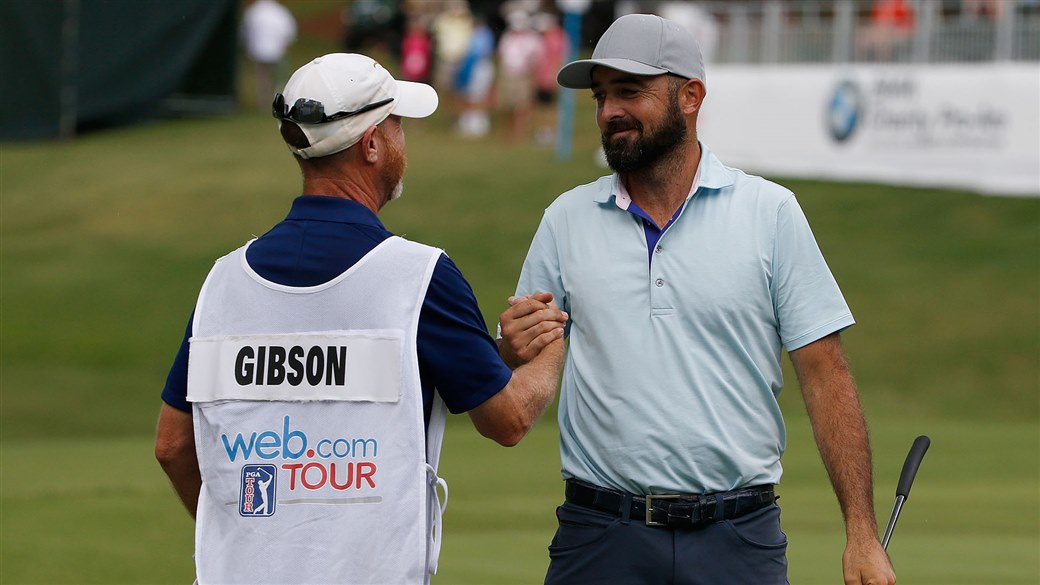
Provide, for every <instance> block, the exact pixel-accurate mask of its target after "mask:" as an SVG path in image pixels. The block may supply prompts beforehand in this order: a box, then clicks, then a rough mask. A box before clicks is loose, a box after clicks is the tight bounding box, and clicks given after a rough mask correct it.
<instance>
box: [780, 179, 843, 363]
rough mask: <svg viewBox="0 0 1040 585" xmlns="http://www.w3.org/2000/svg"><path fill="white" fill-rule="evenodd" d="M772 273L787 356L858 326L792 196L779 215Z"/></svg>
mask: <svg viewBox="0 0 1040 585" xmlns="http://www.w3.org/2000/svg"><path fill="white" fill-rule="evenodd" d="M773 270H774V273H773V274H774V278H773V291H772V293H773V306H774V307H775V308H776V316H777V320H778V322H779V324H780V339H781V341H782V342H783V344H784V346H786V347H787V350H788V351H793V350H796V349H798V348H800V347H803V346H805V345H808V344H810V343H812V342H814V341H816V340H818V339H821V338H823V337H826V336H827V335H830V334H831V333H834V332H836V331H841V330H842V329H845V328H846V327H849V326H851V325H853V324H854V323H855V322H856V321H855V319H853V317H852V312H851V311H850V310H849V306H848V304H847V303H846V302H845V297H844V296H843V295H842V293H841V289H839V288H838V283H837V282H836V281H835V280H834V276H833V275H832V274H831V271H830V268H829V267H828V266H827V262H826V261H825V260H824V258H823V253H822V252H821V251H820V248H819V246H818V245H817V243H816V238H815V237H814V236H813V233H812V230H811V229H810V228H809V222H808V221H807V220H806V219H805V214H804V213H803V212H802V209H801V207H800V206H799V205H798V202H797V200H796V199H795V198H794V197H793V196H791V197H789V198H788V199H787V200H785V201H784V202H783V203H782V204H781V205H780V207H779V208H778V210H777V218H776V240H775V242H774V249H773Z"/></svg>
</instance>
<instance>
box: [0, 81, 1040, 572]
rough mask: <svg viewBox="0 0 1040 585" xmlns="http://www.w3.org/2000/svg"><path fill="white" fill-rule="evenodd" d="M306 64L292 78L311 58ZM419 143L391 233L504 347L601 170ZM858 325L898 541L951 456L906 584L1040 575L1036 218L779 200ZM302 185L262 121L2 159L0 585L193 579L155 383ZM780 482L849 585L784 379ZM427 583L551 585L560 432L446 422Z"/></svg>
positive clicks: (800, 542)
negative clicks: (532, 280)
mask: <svg viewBox="0 0 1040 585" xmlns="http://www.w3.org/2000/svg"><path fill="white" fill-rule="evenodd" d="M301 62H302V61H301ZM579 108H580V109H579V118H578V124H577V125H578V135H579V138H578V139H577V141H576V144H575V148H574V152H575V156H574V158H573V160H571V161H569V162H566V163H563V162H559V161H557V160H555V158H554V157H553V155H552V152H551V151H548V150H544V149H538V148H535V147H533V146H513V147H509V146H504V145H502V143H501V141H497V140H485V141H465V140H461V139H458V138H456V137H454V136H453V135H452V134H451V133H450V132H449V131H447V120H446V119H445V118H444V117H443V116H440V115H438V116H436V117H434V118H431V119H428V120H423V121H411V122H409V123H408V124H407V125H406V131H407V136H408V144H409V170H408V173H407V175H406V190H405V196H404V198H403V199H402V200H401V201H399V202H396V203H394V204H392V205H390V206H389V207H388V208H387V209H386V210H385V212H384V213H383V214H382V218H383V220H384V222H385V223H386V225H387V226H388V227H389V228H390V229H391V230H393V231H395V232H397V233H400V234H403V235H406V236H408V237H410V238H413V239H416V240H419V241H423V242H425V243H429V244H432V245H436V246H440V247H443V248H444V249H445V250H446V251H447V252H448V253H449V254H450V255H451V256H452V258H453V259H454V260H455V261H456V263H457V264H458V265H459V266H460V267H461V269H462V271H463V273H464V274H466V275H467V277H468V278H469V280H470V282H471V284H472V285H473V288H474V290H475V291H476V293H477V296H478V298H479V299H480V302H481V306H482V309H483V311H484V314H485V317H486V318H487V320H488V324H489V327H491V326H493V323H494V321H495V319H496V318H497V314H498V312H499V311H501V309H502V308H503V306H504V304H505V298H506V297H507V296H508V295H509V294H510V293H511V292H512V290H513V286H514V284H515V281H516V278H517V275H518V271H519V267H520V264H521V262H522V260H523V257H524V255H525V254H526V250H527V246H528V243H529V241H530V238H531V235H532V234H533V232H534V230H535V227H536V226H537V222H538V220H539V218H540V215H541V212H542V209H544V207H545V206H546V205H548V203H549V202H550V201H551V200H552V199H553V198H554V197H555V196H556V195H557V194H559V193H560V192H562V191H564V190H566V189H569V188H570V187H572V186H574V185H576V184H578V183H582V182H586V181H589V180H591V179H593V178H595V177H596V176H599V175H600V174H603V171H602V170H601V169H599V168H597V167H596V166H595V164H594V163H593V154H592V153H593V150H594V148H595V135H594V130H593V127H592V119H591V114H590V112H589V108H590V105H589V103H588V100H586V99H585V98H584V97H582V98H579ZM780 180H781V182H782V183H784V184H785V185H787V186H789V187H791V188H792V189H793V190H794V191H795V192H796V193H797V194H798V196H799V201H800V202H801V204H802V206H803V208H804V209H805V212H806V215H807V216H808V217H809V219H810V222H811V223H812V225H813V229H814V231H815V233H816V235H817V238H818V240H819V242H820V245H821V247H822V248H823V250H824V252H825V254H826V256H827V259H828V261H829V263H830V265H831V267H832V269H833V270H834V272H835V274H836V276H837V278H838V280H839V283H840V284H841V285H842V287H843V290H844V292H845V294H846V296H847V298H848V300H849V303H850V305H851V306H852V309H853V312H854V313H855V315H856V317H857V320H858V321H859V324H857V325H856V326H855V327H853V328H852V329H850V330H849V331H848V332H847V333H846V334H845V335H844V339H845V343H846V345H847V348H848V351H849V354H850V357H851V361H852V365H853V369H854V371H855V373H856V376H857V379H858V381H859V385H860V388H861V392H862V396H863V401H864V405H865V408H866V410H867V413H868V417H869V419H870V423H871V428H872V435H873V439H874V447H875V453H876V457H875V468H876V477H877V490H876V505H877V512H878V516H879V522H880V523H881V524H882V526H883V525H884V523H885V522H886V520H887V517H888V514H889V512H890V510H891V505H892V500H893V490H894V485H895V480H896V478H897V477H898V474H899V468H900V466H901V465H902V461H903V457H904V456H905V454H906V450H907V449H908V448H909V445H910V443H911V442H912V440H913V438H914V437H915V436H917V435H918V434H928V435H930V436H931V437H932V439H933V445H932V448H931V451H930V452H929V454H928V457H927V458H926V459H925V461H924V464H923V465H922V468H921V472H920V474H919V475H918V478H917V482H916V483H915V487H914V492H913V496H912V497H911V499H910V501H909V503H908V504H907V507H906V509H905V510H904V512H903V515H902V517H901V520H900V525H899V529H898V530H897V531H896V533H895V536H894V538H893V542H892V547H891V554H892V557H893V560H894V562H895V564H896V567H897V569H898V571H899V575H900V582H901V583H922V584H925V583H927V584H935V585H940V584H1018V583H1040V552H1038V551H1040V457H1038V456H1037V449H1038V447H1040V424H1038V422H1040V393H1038V390H1040V200H1036V199H1010V198H997V197H983V196H978V195H974V194H970V193H962V192H954V191H948V190H931V189H911V188H897V187H882V186H877V185H867V184H837V183H823V182H812V181H801V180H799V181H794V180H783V179H780ZM298 189H299V178H298V173H297V170H296V167H295V164H294V163H293V162H292V160H291V158H290V156H289V155H288V153H287V152H286V151H285V149H284V147H282V146H281V145H280V144H279V143H278V140H277V137H276V134H275V130H274V123H273V122H272V121H271V120H270V118H269V117H267V116H266V115H264V114H263V113H242V114H238V115H234V116H229V117H226V118H220V119H206V120H178V121H166V122H157V123H154V124H149V125H143V126H137V127H133V128H126V129H120V130H117V131H111V132H106V133H98V134H92V135H88V136H83V137H80V138H79V139H77V140H75V141H69V142H55V143H36V144H32V143H29V144H2V145H0V583H184V582H190V580H191V578H192V574H191V552H192V524H191V522H190V519H189V518H188V516H187V514H186V513H185V512H184V511H183V510H182V509H181V507H180V504H179V503H178V501H177V499H176V498H175V497H174V495H173V492H172V490H171V489H170V488H169V486H168V485H167V483H166V480H165V477H164V476H163V475H162V472H161V471H160V469H159V467H158V465H157V464H156V463H155V462H154V460H153V459H152V453H151V450H152V433H153V428H154V424H155V418H156V414H157V412H158V408H159V404H160V402H159V391H160V389H161V387H162V384H163V381H164V380H165V376H166V372H167V369H168V367H169V365H170V362H171V361H172V359H173V355H174V352H175V351H176V349H177V346H178V344H179V342H180V338H181V335H182V334H183V330H184V326H185V323H186V319H187V317H188V314H189V313H190V311H191V308H192V306H193V304H194V300H195V295H196V293H197V290H198V287H199V285H200V284H201V282H202V280H203V278H204V277H205V275H206V272H207V271H208V269H209V267H210V266H211V264H212V262H213V260H214V259H215V258H217V257H218V256H220V255H222V254H224V253H226V252H227V251H230V250H231V249H233V248H235V247H237V246H239V245H241V244H242V243H243V242H244V241H246V240H247V239H248V238H250V237H252V236H253V235H259V234H261V233H263V232H264V231H265V230H266V229H267V228H268V227H269V226H270V225H271V224H273V223H274V222H276V221H278V220H279V219H281V217H283V215H284V213H285V211H286V210H287V209H288V205H289V202H290V200H291V199H292V197H293V196H294V195H295V194H296V193H297V191H298ZM786 376H787V380H788V381H789V384H790V386H789V388H788V390H787V391H786V392H785V393H784V394H783V396H782V405H783V407H784V409H785V412H786V413H787V418H788V426H789V434H790V445H789V449H788V454H787V456H786V457H785V459H784V464H785V469H786V473H785V476H784V481H783V484H782V485H781V488H780V493H781V495H782V499H781V505H782V506H783V509H784V526H785V530H786V531H787V533H788V535H789V537H790V539H791V548H790V551H789V555H790V561H791V582H792V583H795V584H817V583H819V584H823V583H834V582H838V581H839V580H840V578H839V575H840V556H841V548H842V542H843V531H842V527H841V523H840V515H839V512H838V510H837V504H836V502H835V500H834V497H833V495H831V494H830V491H829V488H828V486H827V481H826V476H825V474H824V472H823V469H822V465H821V464H820V463H819V457H818V455H817V454H816V452H815V448H814V447H813V445H812V439H811V433H810V430H809V426H808V423H807V422H806V420H805V415H804V413H803V408H802V405H801V403H800V400H799V398H798V392H797V389H796V387H795V384H794V377H793V375H792V374H791V370H790V367H789V365H788V366H787V368H786ZM442 471H443V475H444V476H445V477H446V478H447V480H448V481H449V483H450V486H451V492H450V503H449V508H448V512H447V516H446V535H445V542H444V549H443V555H442V559H441V571H440V574H439V575H438V577H437V578H436V579H435V581H434V582H435V583H441V584H445V585H447V584H455V583H460V584H462V583H474V584H513V583H516V584H521V583H538V582H540V581H541V577H542V575H543V573H544V569H545V566H546V563H547V560H548V557H547V553H546V550H545V547H546V546H547V544H548V542H549V540H550V538H551V536H552V532H553V529H554V524H555V520H554V516H553V509H554V507H555V506H556V505H557V504H558V503H559V501H560V497H561V495H562V485H561V483H560V480H559V456H558V451H557V447H556V428H555V424H554V421H553V419H552V415H551V414H550V415H549V416H548V417H547V418H546V419H545V420H543V422H542V423H541V424H540V425H539V427H537V429H536V430H535V432H534V433H533V434H532V435H531V436H529V437H528V438H527V439H526V440H525V441H524V443H522V444H521V445H520V446H519V447H518V448H515V449H510V450H507V449H503V448H500V447H497V446H495V445H493V444H492V443H490V442H489V441H486V440H484V439H482V438H480V437H479V436H478V435H477V434H476V433H475V432H474V431H473V429H472V428H471V427H470V425H469V423H468V421H467V419H465V418H464V417H454V418H453V419H452V420H451V421H450V425H449V430H448V435H447V438H446V445H445V451H444V462H443V466H442Z"/></svg>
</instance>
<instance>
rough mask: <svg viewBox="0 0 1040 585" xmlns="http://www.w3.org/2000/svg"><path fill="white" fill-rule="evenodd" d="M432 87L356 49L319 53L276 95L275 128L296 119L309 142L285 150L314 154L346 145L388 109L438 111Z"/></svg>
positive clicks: (421, 113)
mask: <svg viewBox="0 0 1040 585" xmlns="http://www.w3.org/2000/svg"><path fill="white" fill-rule="evenodd" d="M437 103H438V97H437V91H436V90H434V89H433V88H432V87H430V86H429V85H426V84H425V83H414V82H411V81H398V80H396V79H394V78H393V77H392V76H391V75H390V73H389V72H388V71H387V70H386V69H385V68H383V66H382V65H380V64H379V63H378V62H376V61H375V60H373V59H372V58H370V57H366V56H365V55H358V54H356V53H331V54H328V55H323V56H321V57H318V58H316V59H314V60H313V61H311V62H310V63H307V64H306V65H304V66H303V67H300V68H299V69H297V70H296V72H295V73H293V75H292V77H290V78H289V81H288V83H286V84H285V89H284V90H282V93H279V94H276V95H275V98H274V104H272V114H273V115H274V117H275V118H278V124H279V128H281V124H282V123H283V122H284V121H285V120H290V121H292V122H295V123H296V124H297V125H298V126H299V127H300V129H301V130H303V134H304V135H305V136H306V137H307V140H308V142H310V146H307V147H305V148H296V147H294V146H292V145H289V150H291V151H292V152H293V153H294V154H297V155H299V156H300V157H302V158H318V157H322V156H328V155H330V154H334V153H337V152H340V151H342V150H346V149H348V148H350V147H351V146H353V145H354V144H356V143H357V141H358V140H361V137H362V135H364V133H365V131H367V130H368V129H369V128H371V127H372V126H373V125H376V124H379V123H380V122H382V121H383V120H385V119H386V118H387V116H389V115H390V114H394V115H397V116H404V117H406V118H425V117H426V116H429V115H430V114H432V113H433V112H434V111H436V110H437Z"/></svg>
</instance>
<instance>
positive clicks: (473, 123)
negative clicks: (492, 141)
mask: <svg viewBox="0 0 1040 585" xmlns="http://www.w3.org/2000/svg"><path fill="white" fill-rule="evenodd" d="M494 59H495V33H494V32H493V31H492V30H491V27H490V26H488V23H487V21H486V20H484V19H483V18H477V19H476V21H475V23H474V26H473V34H472V35H471V36H470V41H469V48H468V49H467V50H466V56H465V57H463V59H462V64H461V66H460V67H459V73H458V75H457V76H456V78H455V88H456V91H458V92H459V94H460V95H462V96H463V101H464V102H465V105H464V110H463V112H462V115H461V116H460V117H459V132H460V133H461V134H462V135H463V136H473V137H479V136H485V135H486V134H487V133H488V132H489V131H490V130H491V119H490V116H489V115H488V110H489V109H490V105H491V104H490V102H491V100H490V97H491V90H492V88H493V87H494V84H495V63H494Z"/></svg>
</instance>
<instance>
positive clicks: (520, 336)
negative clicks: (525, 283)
mask: <svg viewBox="0 0 1040 585" xmlns="http://www.w3.org/2000/svg"><path fill="white" fill-rule="evenodd" d="M567 319H568V315H567V313H565V312H563V311H561V310H560V309H559V308H558V307H557V306H556V303H555V302H553V296H552V293H547V292H538V293H534V294H532V295H527V296H522V297H509V308H508V309H506V310H505V311H504V312H503V313H502V315H501V316H500V317H499V318H498V323H499V326H500V327H501V331H502V339H501V340H499V344H498V353H499V355H500V356H502V361H504V362H505V363H506V365H508V366H509V367H510V368H512V369H516V368H518V367H520V366H522V365H524V364H526V363H527V362H529V361H531V360H532V359H534V358H535V356H537V355H538V354H539V353H541V351H542V350H543V349H544V348H545V347H546V346H547V345H549V344H550V343H552V342H553V341H555V340H557V339H560V338H562V337H563V326H564V325H565V324H566V323H567Z"/></svg>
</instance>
